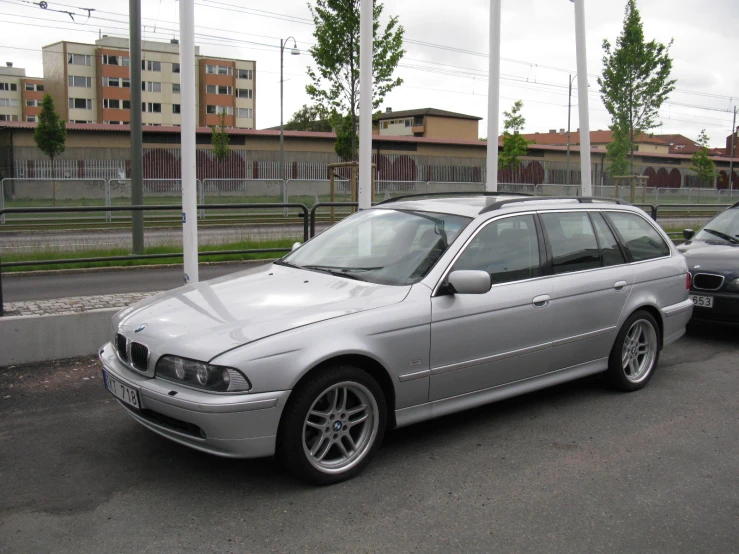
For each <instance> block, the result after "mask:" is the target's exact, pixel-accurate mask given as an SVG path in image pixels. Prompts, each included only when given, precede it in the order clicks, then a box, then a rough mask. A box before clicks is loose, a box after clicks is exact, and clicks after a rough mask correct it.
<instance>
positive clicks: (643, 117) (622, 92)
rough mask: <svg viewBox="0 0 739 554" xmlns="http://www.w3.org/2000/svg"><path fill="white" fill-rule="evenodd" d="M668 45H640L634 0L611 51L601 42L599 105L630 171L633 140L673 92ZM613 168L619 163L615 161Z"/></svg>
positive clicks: (629, 2)
mask: <svg viewBox="0 0 739 554" xmlns="http://www.w3.org/2000/svg"><path fill="white" fill-rule="evenodd" d="M670 46H672V41H670V44H668V45H667V46H665V45H664V44H661V43H658V42H656V41H655V40H652V41H650V42H644V30H643V28H642V21H641V16H640V15H639V10H637V9H636V0H627V2H626V11H625V16H624V26H623V30H622V31H621V34H620V35H619V37H618V38H617V39H616V47H615V48H612V47H611V43H610V42H609V41H608V40H604V41H603V50H604V52H605V54H604V55H603V76H602V77H598V85H600V94H601V98H602V99H603V103H604V104H605V106H606V109H607V110H608V113H610V114H611V119H612V124H611V129H612V130H614V132H617V133H622V135H620V137H621V138H622V140H626V141H627V146H628V151H629V153H630V169H631V173H632V174H633V172H634V137H635V136H637V135H638V134H639V133H644V132H646V131H648V130H650V129H653V128H655V127H657V126H658V125H659V122H658V118H659V109H660V107H661V106H662V104H663V103H664V101H665V100H666V99H667V97H668V96H669V94H670V92H672V91H673V90H674V89H675V82H676V81H675V80H674V79H670V71H671V70H672V59H671V58H670V56H669V50H670ZM622 148H623V145H619V146H618V147H617V148H615V149H611V150H610V151H609V154H610V153H611V152H613V154H611V156H612V158H611V163H612V165H613V163H614V162H613V156H614V155H620V152H621V149H622ZM616 163H617V165H618V164H619V163H620V162H616Z"/></svg>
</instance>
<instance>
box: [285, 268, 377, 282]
mask: <svg viewBox="0 0 739 554" xmlns="http://www.w3.org/2000/svg"><path fill="white" fill-rule="evenodd" d="M298 267H302V268H303V269H310V270H313V271H321V272H323V273H328V274H329V275H335V276H336V277H346V278H347V279H354V280H356V281H366V280H367V279H363V278H362V277H359V276H358V275H352V274H351V273H348V272H349V271H359V270H365V271H369V270H372V269H381V268H377V267H357V268H353V267H333V266H330V265H301V266H298Z"/></svg>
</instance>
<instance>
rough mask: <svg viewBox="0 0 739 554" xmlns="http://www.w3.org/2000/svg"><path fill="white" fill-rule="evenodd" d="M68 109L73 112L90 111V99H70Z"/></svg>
mask: <svg viewBox="0 0 739 554" xmlns="http://www.w3.org/2000/svg"><path fill="white" fill-rule="evenodd" d="M69 108H70V109H75V110H91V109H92V99H91V98H70V99H69Z"/></svg>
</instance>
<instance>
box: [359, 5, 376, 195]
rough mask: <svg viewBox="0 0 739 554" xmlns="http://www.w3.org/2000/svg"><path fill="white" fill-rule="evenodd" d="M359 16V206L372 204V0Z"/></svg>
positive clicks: (361, 6)
mask: <svg viewBox="0 0 739 554" xmlns="http://www.w3.org/2000/svg"><path fill="white" fill-rule="evenodd" d="M361 1H362V3H361V5H360V8H359V9H360V16H359V70H360V73H359V194H358V200H359V209H360V210H365V209H367V208H369V207H370V206H371V205H372V40H373V30H372V20H373V17H372V12H373V9H374V6H373V1H372V0H361Z"/></svg>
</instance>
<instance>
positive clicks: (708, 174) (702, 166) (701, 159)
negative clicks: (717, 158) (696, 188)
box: [690, 129, 716, 185]
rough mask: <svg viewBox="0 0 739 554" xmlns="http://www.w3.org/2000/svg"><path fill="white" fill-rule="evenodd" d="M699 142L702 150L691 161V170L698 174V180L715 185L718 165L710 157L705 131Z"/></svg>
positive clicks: (702, 132)
mask: <svg viewBox="0 0 739 554" xmlns="http://www.w3.org/2000/svg"><path fill="white" fill-rule="evenodd" d="M697 142H698V146H700V150H698V151H697V152H696V153H694V154H693V157H692V158H691V159H690V169H692V170H693V171H695V172H696V173H697V174H698V179H700V180H701V181H703V182H704V183H710V184H711V185H713V180H714V179H715V178H716V164H714V163H713V160H712V159H711V158H709V157H708V137H707V136H706V130H705V129H703V130H702V131H701V134H700V136H699V137H698V141H697Z"/></svg>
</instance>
